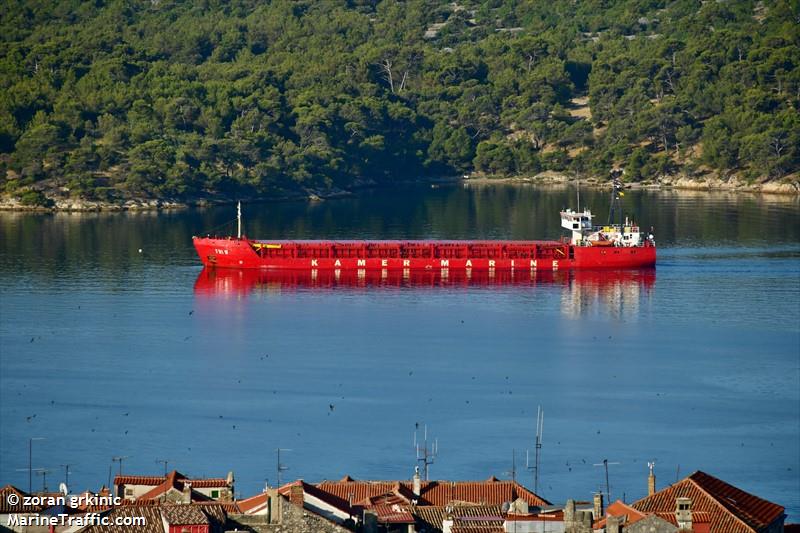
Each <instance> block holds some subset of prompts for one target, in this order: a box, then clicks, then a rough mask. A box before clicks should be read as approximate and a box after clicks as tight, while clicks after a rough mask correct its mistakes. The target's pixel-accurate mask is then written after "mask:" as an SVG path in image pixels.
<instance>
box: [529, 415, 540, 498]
mask: <svg viewBox="0 0 800 533" xmlns="http://www.w3.org/2000/svg"><path fill="white" fill-rule="evenodd" d="M543 433H544V409H542V406H541V405H540V406H539V408H538V409H537V410H536V451H535V452H534V462H533V466H530V465H529V464H527V463H528V453H527V452H525V462H526V466H527V467H528V470H533V492H534V494H539V461H540V459H541V455H542V434H543Z"/></svg>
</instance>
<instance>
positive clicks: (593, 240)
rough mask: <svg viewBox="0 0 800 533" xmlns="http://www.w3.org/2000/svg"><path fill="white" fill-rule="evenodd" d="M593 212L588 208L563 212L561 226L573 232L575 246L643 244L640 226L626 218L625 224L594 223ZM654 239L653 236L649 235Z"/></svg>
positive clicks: (572, 241) (572, 240)
mask: <svg viewBox="0 0 800 533" xmlns="http://www.w3.org/2000/svg"><path fill="white" fill-rule="evenodd" d="M592 218H594V215H592V212H591V211H589V210H588V209H584V210H583V211H573V210H572V209H567V210H566V211H562V212H561V227H562V228H564V229H567V230H569V231H571V232H572V239H571V241H570V242H571V243H572V244H573V245H575V246H641V245H642V244H643V242H642V234H641V232H640V231H639V226H637V225H636V224H634V222H633V221H630V220H628V218H627V217H626V218H625V224H624V225H622V226H620V225H618V224H609V225H606V226H593V225H592ZM648 238H650V239H652V237H648Z"/></svg>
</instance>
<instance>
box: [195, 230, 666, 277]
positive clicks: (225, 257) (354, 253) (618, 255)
mask: <svg viewBox="0 0 800 533" xmlns="http://www.w3.org/2000/svg"><path fill="white" fill-rule="evenodd" d="M193 242H194V246H195V249H196V250H197V254H198V256H199V257H200V260H201V261H202V263H203V265H204V266H206V267H218V268H248V269H249V268H258V269H275V270H310V269H319V270H336V269H341V270H361V269H365V270H406V269H407V270H433V269H444V268H446V269H451V270H462V269H472V270H491V269H497V270H516V269H528V270H560V269H561V270H564V269H602V268H610V269H624V268H647V267H653V266H655V263H656V248H655V246H654V245H652V244H650V243H649V242H646V243H645V244H644V245H643V246H628V247H626V246H618V247H617V246H614V247H609V246H574V245H571V244H569V243H564V242H559V241H253V240H250V239H247V238H241V239H238V238H214V237H195V238H194V239H193Z"/></svg>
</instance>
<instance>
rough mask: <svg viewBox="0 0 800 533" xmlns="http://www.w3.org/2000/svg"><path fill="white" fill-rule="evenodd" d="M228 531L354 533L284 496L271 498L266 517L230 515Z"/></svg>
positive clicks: (252, 532) (253, 532)
mask: <svg viewBox="0 0 800 533" xmlns="http://www.w3.org/2000/svg"><path fill="white" fill-rule="evenodd" d="M226 530H227V531H230V532H232V531H236V530H238V531H240V532H242V531H247V532H250V533H352V530H351V529H347V528H345V527H343V526H340V525H338V524H336V523H334V522H331V521H330V520H327V519H325V518H322V517H321V516H319V515H316V514H314V513H312V512H310V511H308V510H306V509H303V508H302V507H301V506H298V505H294V504H292V503H291V502H290V501H289V500H288V499H287V498H285V497H284V496H280V495H276V496H274V497H272V498H270V512H269V513H268V514H265V515H228V524H227V525H226Z"/></svg>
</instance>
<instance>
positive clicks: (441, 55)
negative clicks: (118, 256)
mask: <svg viewBox="0 0 800 533" xmlns="http://www.w3.org/2000/svg"><path fill="white" fill-rule="evenodd" d="M0 21H1V22H2V32H0V176H3V179H4V181H5V182H4V187H5V191H6V192H7V193H12V194H17V195H21V196H22V197H23V198H24V199H25V201H26V202H29V203H37V202H43V201H45V200H44V198H43V196H42V194H41V192H37V191H48V194H49V193H50V192H52V191H54V190H60V193H61V194H66V195H71V196H73V197H83V198H90V199H91V198H95V199H106V200H115V199H116V200H119V199H125V198H131V197H143V198H153V197H155V198H159V197H170V198H200V197H209V196H212V197H213V196H219V195H222V196H226V195H227V196H233V195H240V196H241V195H246V196H250V197H257V196H275V195H283V194H286V193H291V192H293V191H303V190H305V191H307V190H328V189H331V188H334V187H340V188H347V187H350V186H352V185H354V184H358V183H364V182H375V183H379V184H384V183H391V182H396V181H400V180H406V179H414V178H419V177H430V176H441V175H455V174H462V173H465V172H473V171H478V172H484V173H486V174H491V175H532V174H535V173H538V172H540V171H543V170H554V171H559V172H569V173H574V174H577V175H581V176H592V175H594V176H606V175H607V173H608V170H609V168H611V167H613V166H623V167H624V168H625V170H626V172H625V179H626V180H629V181H642V180H652V179H655V178H657V177H658V176H661V175H669V174H675V173H677V172H688V173H692V172H698V171H714V172H718V173H720V174H722V175H725V174H727V173H732V172H733V173H736V174H737V175H739V176H741V177H743V178H744V179H749V180H756V179H764V178H772V179H779V178H781V177H784V176H786V175H787V174H791V173H796V172H797V171H798V168H800V114H798V106H800V30H799V29H798V28H800V2H798V0H789V1H785V0H775V1H774V0H762V1H754V0H702V1H696V0H677V1H666V0H618V1H614V0H586V1H584V0H547V1H538V0H537V1H518V0H489V1H482V2H481V1H473V0H458V1H457V2H453V3H446V2H435V1H430V0H409V1H406V2H397V1H390V0H387V1H368V0H350V1H332V0H323V1H302V0H301V1H287V0H279V1H274V2H264V1H260V0H259V1H257V0H232V1H230V2H223V1H214V0H206V1H202V0H200V1H193V2H179V1H169V0H148V1H140V0H127V1H124V0H123V1H103V0H95V1H93V2H87V1H85V0H61V1H58V2H49V1H44V0H41V1H31V0H5V1H4V2H3V3H2V6H0Z"/></svg>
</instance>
